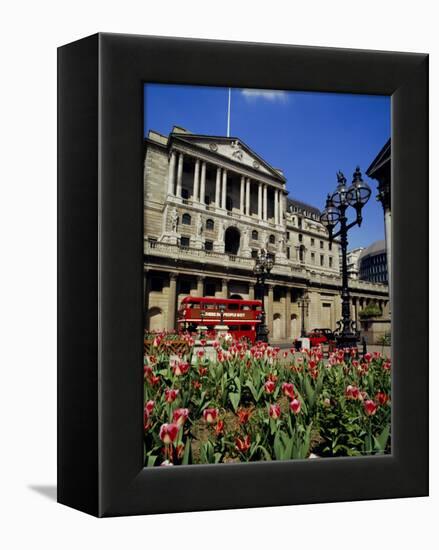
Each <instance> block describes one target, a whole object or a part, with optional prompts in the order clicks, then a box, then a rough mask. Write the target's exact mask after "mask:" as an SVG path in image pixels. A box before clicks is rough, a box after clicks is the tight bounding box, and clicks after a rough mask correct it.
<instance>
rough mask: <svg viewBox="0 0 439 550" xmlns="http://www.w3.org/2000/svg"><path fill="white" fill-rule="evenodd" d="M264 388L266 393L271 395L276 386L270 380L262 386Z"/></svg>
mask: <svg viewBox="0 0 439 550" xmlns="http://www.w3.org/2000/svg"><path fill="white" fill-rule="evenodd" d="M264 388H265V391H266V392H267V393H273V392H274V390H275V389H276V384H275V383H274V382H273V381H272V380H267V381H266V382H265V384H264Z"/></svg>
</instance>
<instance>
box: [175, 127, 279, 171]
mask: <svg viewBox="0 0 439 550" xmlns="http://www.w3.org/2000/svg"><path fill="white" fill-rule="evenodd" d="M172 137H173V138H174V139H177V140H178V141H183V142H186V143H188V144H191V145H193V146H196V147H199V148H201V149H206V150H207V151H209V152H210V153H211V154H214V155H219V156H221V157H224V158H226V159H228V160H231V161H234V162H236V163H238V164H241V165H242V166H243V167H246V168H251V169H252V170H254V171H256V172H260V173H261V174H264V175H266V176H270V177H272V178H275V179H277V180H278V181H281V182H285V177H284V176H283V175H282V174H281V172H280V171H279V170H276V169H275V168H273V167H272V166H270V164H268V162H266V161H265V160H264V159H262V158H261V157H259V155H257V154H256V153H255V152H254V151H252V149H250V147H248V145H246V144H245V143H244V142H243V141H242V140H240V139H238V138H227V137H216V136H199V135H190V134H178V135H175V134H174V135H173V136H172Z"/></svg>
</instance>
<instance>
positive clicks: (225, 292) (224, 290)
mask: <svg viewBox="0 0 439 550" xmlns="http://www.w3.org/2000/svg"><path fill="white" fill-rule="evenodd" d="M228 293H229V291H228V287H227V279H221V297H222V298H227V297H228Z"/></svg>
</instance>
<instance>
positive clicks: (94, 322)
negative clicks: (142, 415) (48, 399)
mask: <svg viewBox="0 0 439 550" xmlns="http://www.w3.org/2000/svg"><path fill="white" fill-rule="evenodd" d="M98 42H99V37H98V35H93V36H90V37H88V38H84V39H82V40H79V41H77V42H73V43H71V44H69V45H66V46H63V47H61V48H58V306H57V307H58V369H57V375H58V380H57V387H58V426H57V434H58V459H57V481H58V488H57V500H58V502H60V503H62V504H66V505H68V506H71V507H73V508H77V509H79V510H82V511H84V512H87V513H89V514H93V515H98V512H99V510H98V470H99V468H98V262H97V259H98V89H99V84H98V78H99V74H98V64H99V46H98Z"/></svg>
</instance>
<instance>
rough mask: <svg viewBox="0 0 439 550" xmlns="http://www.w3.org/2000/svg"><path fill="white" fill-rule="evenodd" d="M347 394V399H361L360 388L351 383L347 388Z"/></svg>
mask: <svg viewBox="0 0 439 550" xmlns="http://www.w3.org/2000/svg"><path fill="white" fill-rule="evenodd" d="M345 395H346V397H347V399H360V390H359V389H358V388H357V387H356V386H351V385H349V386H348V387H347V388H346V391H345Z"/></svg>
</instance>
